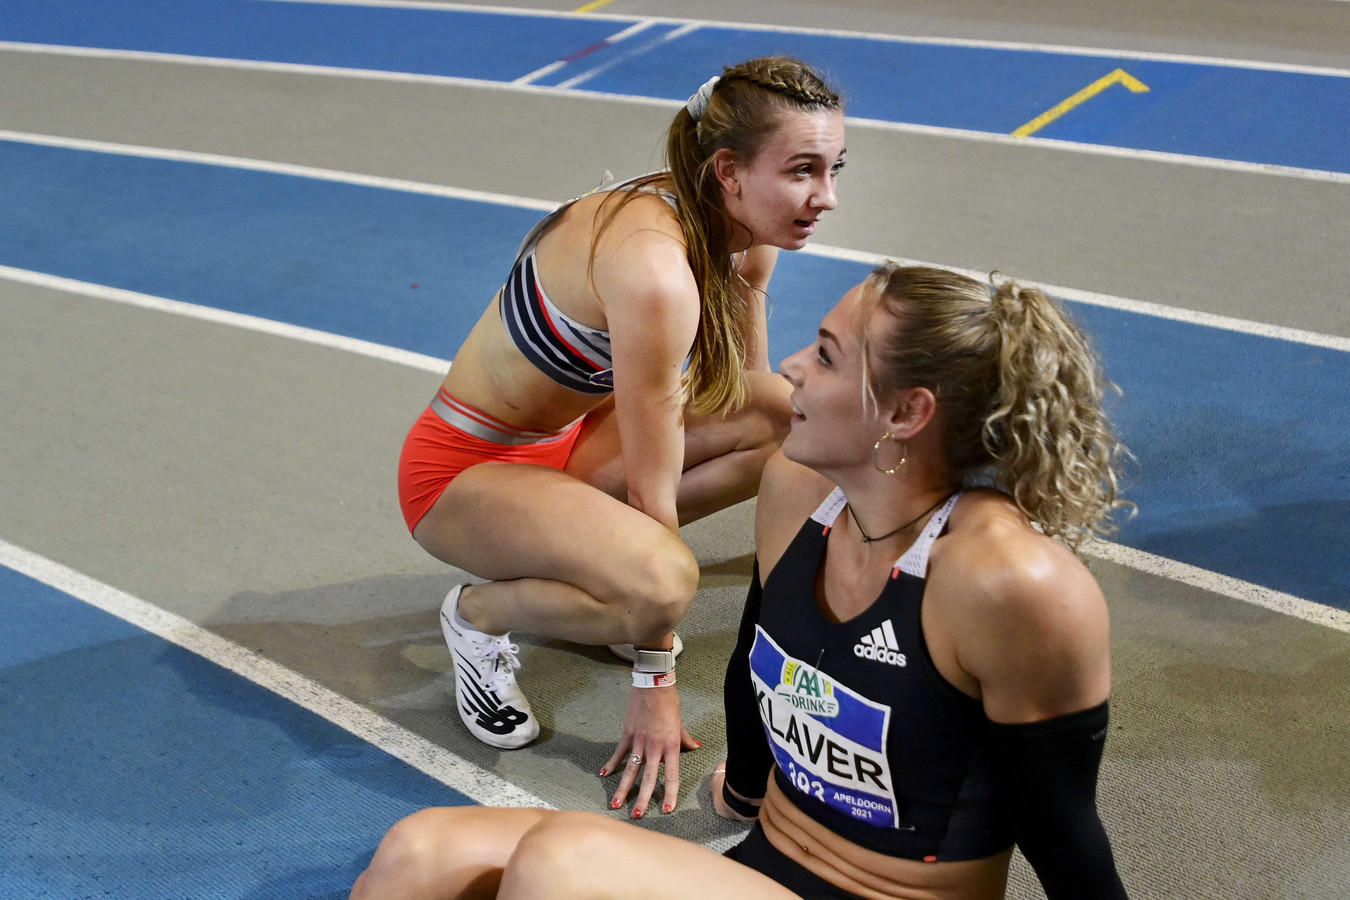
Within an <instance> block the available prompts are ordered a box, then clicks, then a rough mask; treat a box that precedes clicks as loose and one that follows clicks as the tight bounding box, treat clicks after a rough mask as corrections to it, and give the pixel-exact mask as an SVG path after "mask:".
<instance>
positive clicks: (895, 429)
mask: <svg viewBox="0 0 1350 900" xmlns="http://www.w3.org/2000/svg"><path fill="white" fill-rule="evenodd" d="M893 409H894V412H893V413H892V414H891V419H890V422H889V425H888V429H887V430H889V431H890V433H891V434H892V435H894V436H895V437H897V438H899V439H900V440H906V441H907V440H911V439H912V438H915V437H917V436H918V435H919V434H920V433H921V432H922V431H923V430H924V429H925V428H927V427H928V426H929V425H930V424H932V421H933V417H934V416H935V415H937V398H936V397H934V396H933V392H932V391H930V390H929V389H928V388H926V387H918V388H910V389H909V390H907V391H902V392H901V393H900V395H899V396H898V397H897V398H896V399H895V405H894V406H893Z"/></svg>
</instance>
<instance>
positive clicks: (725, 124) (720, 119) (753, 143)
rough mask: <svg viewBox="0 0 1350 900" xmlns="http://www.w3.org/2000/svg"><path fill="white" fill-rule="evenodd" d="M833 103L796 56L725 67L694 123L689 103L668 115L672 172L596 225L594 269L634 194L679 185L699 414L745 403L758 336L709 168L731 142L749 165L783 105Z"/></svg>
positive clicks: (688, 381) (644, 183) (651, 179)
mask: <svg viewBox="0 0 1350 900" xmlns="http://www.w3.org/2000/svg"><path fill="white" fill-rule="evenodd" d="M830 109H838V110H842V109H843V101H842V100H841V99H840V98H839V95H838V94H836V93H835V92H834V91H833V90H831V89H830V87H829V86H828V85H827V84H826V83H825V81H824V79H822V78H821V76H820V75H818V74H817V73H816V72H815V71H813V70H812V69H811V67H810V66H808V65H806V63H804V62H801V61H800V60H797V59H793V58H791V57H787V56H766V57H760V58H757V59H751V60H748V61H746V62H743V63H741V64H740V65H736V66H727V67H725V68H724V69H723V70H722V74H721V76H720V78H719V79H718V81H717V84H716V86H715V87H714V88H713V90H712V94H711V95H710V96H709V97H708V102H707V105H706V107H705V108H704V109H703V112H702V114H701V115H700V116H699V118H698V120H697V121H695V120H694V117H693V116H692V115H690V113H689V110H688V108H687V107H685V108H681V109H680V111H679V112H678V113H676V114H675V118H674V120H672V121H671V123H670V127H669V129H668V130H667V132H666V165H667V167H668V171H665V172H660V173H657V174H655V175H650V176H647V177H646V178H643V179H639V180H637V181H635V182H634V183H633V185H632V187H631V188H630V189H628V190H626V191H624V192H623V196H622V197H620V198H619V200H618V201H617V202H616V203H614V204H612V205H610V206H609V208H608V211H607V213H606V215H605V218H604V219H603V221H602V222H601V224H600V227H599V228H598V229H596V237H595V242H593V243H592V245H591V263H590V264H591V267H592V268H593V267H594V264H595V246H596V243H598V241H599V239H600V235H601V234H602V233H603V232H604V230H605V229H606V228H607V227H609V224H610V223H611V222H612V221H613V220H614V216H615V215H617V214H618V212H619V210H621V209H622V208H623V207H624V206H625V205H626V204H627V203H628V202H629V201H630V200H632V198H633V197H634V196H635V195H636V193H637V191H640V190H642V189H644V188H648V189H649V188H650V186H653V185H655V186H661V187H665V188H667V189H669V190H671V191H673V192H674V194H675V197H676V200H677V201H678V202H677V204H676V213H675V214H676V216H677V217H678V219H679V221H680V227H681V229H682V230H683V232H684V240H685V246H686V253H687V256H688V259H689V268H690V270H691V271H692V272H693V273H694V280H695V282H696V283H697V284H698V293H699V301H700V315H699V322H698V332H697V335H696V336H695V338H694V345H693V347H692V349H691V350H690V353H689V366H688V368H687V369H686V370H685V373H684V381H683V394H684V396H683V398H682V399H683V400H684V401H685V402H687V403H689V405H690V408H691V409H692V410H693V411H694V412H697V413H714V414H716V413H723V412H726V411H728V410H734V409H737V408H739V407H740V406H743V405H744V404H745V402H746V400H747V399H748V398H749V389H748V388H747V386H746V383H745V375H744V371H745V367H746V365H747V361H748V360H749V358H750V355H751V352H752V346H753V340H754V307H753V305H752V303H751V300H752V299H753V298H752V297H751V290H750V285H749V284H748V283H747V282H746V281H745V279H743V278H741V277H740V276H739V275H738V274H737V272H736V269H735V267H734V266H733V265H732V261H731V238H732V236H733V233H734V232H733V223H732V222H731V220H730V219H729V218H728V217H727V213H726V206H725V204H724V202H723V198H722V190H721V186H720V185H719V184H718V181H717V177H716V175H715V174H714V172H713V155H714V154H716V153H717V151H718V150H721V149H724V148H725V149H728V150H730V151H732V152H733V153H735V154H736V156H737V158H738V159H740V160H741V161H742V162H747V163H748V162H751V161H753V160H754V158H755V156H756V155H757V154H758V153H759V151H760V150H761V149H762V148H763V146H764V144H765V142H766V141H768V139H769V138H770V137H772V136H773V134H774V132H776V131H777V130H778V128H779V127H780V126H781V125H782V114H783V113H784V112H788V111H794V110H795V111H802V112H817V111H821V110H830Z"/></svg>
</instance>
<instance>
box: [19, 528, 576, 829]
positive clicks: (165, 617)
mask: <svg viewBox="0 0 1350 900" xmlns="http://www.w3.org/2000/svg"><path fill="white" fill-rule="evenodd" d="M0 565H3V566H5V567H6V568H9V569H13V570H14V571H16V572H19V573H21V574H23V575H26V576H28V577H29V578H32V579H33V580H34V581H39V582H41V583H43V584H45V585H48V586H50V587H53V588H55V589H56V590H58V591H61V592H63V593H66V594H69V595H70V596H72V597H74V598H76V599H77V600H81V601H83V602H85V603H88V604H89V605H90V606H94V607H97V608H98V609H101V610H103V611H104V612H106V613H110V614H112V615H114V616H116V617H118V618H119V619H124V620H126V621H127V622H130V623H131V624H133V625H135V626H136V627H138V628H142V629H144V630H145V631H148V632H150V633H151V634H153V635H156V636H157V637H160V638H163V639H164V640H166V641H168V642H170V643H172V644H176V645H177V646H179V647H182V648H183V649H184V650H187V651H189V652H192V653H195V654H197V655H198V656H201V657H204V658H205V659H208V660H210V661H211V662H213V663H215V664H217V665H219V666H221V667H223V668H225V669H228V670H229V671H231V672H233V673H235V674H236V675H240V676H242V677H244V678H247V679H248V680H249V681H251V682H253V683H254V684H256V685H259V686H260V687H263V688H266V689H267V690H269V691H272V692H273V693H275V694H278V695H280V696H282V697H284V698H286V699H287V700H290V701H291V702H292V703H295V704H296V705H298V706H300V707H302V708H304V709H306V710H308V711H309V712H311V713H314V714H315V715H317V716H320V717H322V718H324V719H326V720H328V721H329V722H332V723H333V724H334V725H337V726H338V727H340V728H344V729H346V730H347V731H349V732H351V733H352V734H354V735H356V736H357V737H359V738H361V739H362V740H364V741H366V742H367V743H370V744H372V745H374V746H376V747H379V748H380V749H381V750H383V751H385V752H386V753H388V754H390V755H391V756H393V757H395V758H396V759H399V760H402V761H403V762H405V763H407V764H408V765H410V766H412V767H413V768H414V769H417V770H418V771H419V772H422V773H424V774H425V775H427V776H429V777H431V778H434V779H436V780H437V781H439V782H440V783H441V784H444V785H446V786H448V787H451V788H453V789H455V790H456V791H459V792H460V793H461V794H464V795H465V796H467V797H469V798H471V799H472V800H474V801H475V802H477V803H481V804H483V805H485V806H536V807H544V808H548V809H551V808H552V807H551V806H550V805H549V804H548V803H545V802H544V801H543V800H542V799H540V798H539V797H536V796H535V795H533V794H531V793H529V792H528V791H525V790H522V789H521V788H519V787H517V786H516V785H514V784H512V783H511V782H509V781H506V780H505V779H503V778H501V777H500V776H499V775H497V774H496V773H495V772H491V771H489V770H487V769H484V768H482V767H480V766H477V765H474V764H473V763H471V762H468V761H467V760H464V759H460V758H459V757H458V756H456V755H455V754H454V753H451V752H450V751H449V750H447V749H445V748H444V747H440V746H437V745H436V744H433V743H432V742H430V741H428V740H426V739H425V738H423V737H421V736H420V735H417V734H415V733H413V732H411V731H409V730H408V729H406V728H404V727H403V726H401V725H398V724H396V723H394V722H391V721H389V720H388V719H386V718H384V717H383V716H381V715H379V714H378V713H375V712H372V711H371V710H369V709H367V708H366V707H364V706H362V705H361V704H359V703H356V702H354V701H352V700H349V699H347V698H346V697H343V696H342V695H341V694H338V693H336V692H334V691H331V690H329V689H328V688H326V687H324V686H322V685H320V684H317V683H315V682H313V681H311V680H310V679H308V678H305V677H304V676H302V675H300V674H298V673H296V672H294V671H292V670H291V669H288V668H286V667H285V666H282V665H279V664H278V663H275V662H272V661H271V660H269V659H265V658H263V657H261V656H259V655H258V654H256V653H254V652H253V651H251V650H249V649H247V648H245V647H242V646H240V645H239V644H236V643H234V642H233V641H229V640H226V639H225V638H222V637H220V636H219V635H216V634H212V633H211V632H210V631H207V630H206V629H204V628H201V627H200V626H198V625H196V624H194V623H192V622H190V621H188V620H187V619H184V618H183V617H182V616H179V615H176V614H174V613H171V612H168V611H167V610H164V609H160V608H159V607H157V606H154V605H153V604H150V603H147V602H146V601H144V600H141V599H140V598H138V597H134V596H132V595H131V594H128V593H126V592H125V591H122V590H118V589H117V588H115V587H112V586H111V585H108V584H104V583H103V582H101V581H96V580H95V579H93V578H90V577H89V576H87V575H84V574H82V573H80V572H77V571H75V570H74V569H71V568H69V567H68V566H64V565H62V564H60V563H58V562H55V561H53V560H50V559H47V558H46V557H44V556H39V555H38V554H36V553H33V552H31V551H29V550H25V549H23V548H22V547H17V546H15V545H14V544H11V543H9V542H8V541H5V540H3V539H0Z"/></svg>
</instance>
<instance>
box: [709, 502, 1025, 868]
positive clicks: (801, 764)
mask: <svg viewBox="0 0 1350 900" xmlns="http://www.w3.org/2000/svg"><path fill="white" fill-rule="evenodd" d="M957 497H959V495H953V496H952V497H951V498H949V499H948V501H947V502H946V504H944V505H943V506H942V507H941V508H940V509H939V510H938V512H937V513H935V514H934V515H933V517H932V518H931V519H930V520H929V522H928V524H927V526H925V528H924V530H923V532H922V533H921V534H920V536H919V538H918V539H917V540H916V541H915V543H914V545H913V546H912V547H911V548H910V549H909V550H908V551H907V552H906V553H905V555H904V556H903V557H901V558H900V559H899V560H898V561H897V562H896V565H895V567H894V568H893V569H892V577H891V579H890V580H889V581H887V583H886V587H885V588H884V589H883V590H882V592H881V594H880V596H879V597H878V598H877V600H876V601H875V602H874V603H873V604H872V605H871V606H870V607H869V608H868V609H867V610H866V611H865V612H863V613H862V614H860V615H859V616H857V617H855V618H853V619H851V620H849V621H847V622H841V623H836V622H832V621H830V619H828V618H827V617H826V616H825V614H824V613H823V612H822V611H821V609H820V607H819V606H818V605H817V603H816V599H815V583H816V575H817V573H818V572H819V570H820V567H821V565H822V564H823V562H824V557H825V548H826V538H827V535H828V534H829V530H830V527H831V526H832V525H833V523H834V521H835V519H837V518H838V516H839V514H840V512H841V511H842V510H843V506H844V502H845V500H844V496H843V492H842V491H839V490H836V491H835V492H834V493H832V494H831V495H830V496H829V497H828V498H826V500H825V502H824V503H822V504H821V506H820V508H819V509H818V510H817V511H816V513H815V514H814V515H813V516H812V517H811V519H810V520H808V521H807V522H806V524H805V525H804V526H803V527H802V529H801V531H799V532H798V534H797V536H796V537H795V538H794V539H793V541H792V544H791V545H790V546H789V547H788V549H787V551H786V552H785V553H784V554H783V557H782V558H781V559H780V560H779V561H778V563H777V565H775V566H774V569H773V571H772V572H771V573H770V575H769V578H768V581H767V582H766V583H765V584H764V588H763V593H762V597H757V596H754V595H755V594H756V593H757V592H756V591H753V590H752V592H751V593H752V596H751V598H750V601H749V602H748V603H747V609H746V615H747V617H750V616H753V617H754V619H753V627H750V626H751V625H752V622H750V621H745V622H742V628H741V637H740V642H739V644H738V647H737V653H738V654H742V655H744V656H745V657H746V658H745V659H744V660H743V661H740V664H739V665H738V660H736V659H735V658H733V660H732V665H731V666H730V667H729V669H728V683H727V689H728V692H729V695H728V713H727V718H728V744H729V747H728V750H729V754H728V755H729V761H728V773H729V774H730V773H732V771H733V769H734V768H736V767H738V766H740V765H742V764H741V763H740V762H739V761H738V759H747V758H749V759H754V758H756V757H758V758H759V759H760V760H761V762H760V764H761V765H765V764H768V763H770V757H771V763H772V764H773V765H774V774H773V777H775V778H776V779H778V784H779V787H780V788H781V789H782V790H783V793H784V794H785V795H786V796H787V797H788V798H789V799H790V800H791V801H792V802H793V803H794V804H795V805H796V806H798V807H799V808H800V809H801V810H802V811H803V812H805V813H807V814H808V815H810V816H811V817H813V818H815V819H816V820H817V821H819V822H821V824H823V825H825V826H826V827H828V828H829V829H830V830H831V831H834V832H835V833H837V834H840V835H842V836H843V837H845V838H847V839H849V840H851V841H853V842H854V843H856V844H859V845H861V846H863V847H867V848H869V849H871V850H875V851H877V852H880V853H885V854H888V855H891V856H899V857H904V858H908V859H919V860H929V861H937V860H959V859H978V858H982V857H985V856H989V855H991V854H994V853H997V852H1000V851H1002V850H1004V849H1006V848H1007V847H1009V846H1010V845H1011V844H1012V842H1013V840H1012V833H1011V830H1010V829H1009V828H1008V826H1007V825H1006V824H1005V823H1004V822H1003V821H1002V819H1001V817H1000V815H999V813H998V811H997V807H996V803H995V797H994V788H993V776H992V773H991V770H990V763H989V749H988V745H987V740H988V739H987V732H986V719H985V716H984V711H983V708H982V707H981V705H980V703H979V702H978V701H977V700H974V699H972V698H970V697H968V696H966V695H965V694H962V693H961V692H960V691H958V690H957V689H956V688H955V687H953V686H952V685H951V684H950V683H949V682H948V681H947V680H946V679H945V678H943V677H942V675H941V674H940V673H939V672H938V671H937V669H936V668H935V667H934V666H933V662H932V659H931V657H930V656H929V655H928V648H927V645H926V644H925V642H924V638H923V630H922V625H921V621H920V617H919V616H920V610H921V608H922V604H923V593H924V583H925V581H924V580H925V576H926V573H927V568H928V553H929V550H930V549H931V547H932V545H933V542H934V541H935V540H936V539H937V537H938V535H939V534H941V532H942V531H943V529H945V527H946V522H947V517H948V516H949V515H950V513H951V510H952V507H953V506H955V504H956V500H957ZM756 583H758V578H757V579H756ZM757 601H758V602H757ZM747 645H748V649H747ZM746 669H748V672H747V671H746ZM737 671H740V672H744V673H745V674H747V675H748V677H749V681H750V684H751V690H750V691H745V690H744V689H743V688H739V689H738V686H737V685H734V684H733V683H732V682H733V673H734V672H737ZM737 677H743V676H737ZM732 692H734V694H735V695H738V696H743V697H744V698H745V700H744V701H743V702H742V703H741V705H740V708H739V709H736V710H733V708H732V703H733V700H732ZM748 704H754V707H755V708H746V706H747V705H748ZM733 716H734V717H735V718H736V719H738V720H739V721H740V723H742V725H743V727H740V728H737V727H733V723H732V719H733ZM751 717H755V718H758V719H759V721H760V724H761V725H762V729H760V732H761V737H762V739H763V740H764V741H766V742H767V744H768V754H761V753H755V752H752V753H750V754H749V755H748V756H747V755H746V754H745V753H744V752H743V751H742V750H740V749H738V748H736V747H734V746H731V745H732V744H733V743H734V742H735V741H736V740H737V735H738V734H739V735H742V736H745V735H750V736H751V737H752V738H753V729H749V728H748V727H747V726H745V724H744V723H746V722H747V720H750V718H751ZM741 739H742V740H744V739H746V738H744V737H742V738H741ZM761 771H763V769H761ZM737 781H738V783H740V784H746V782H744V781H741V780H740V779H737ZM760 784H763V782H762V781H761V782H760ZM733 787H734V785H733ZM748 796H754V794H753V793H752V794H750V795H748Z"/></svg>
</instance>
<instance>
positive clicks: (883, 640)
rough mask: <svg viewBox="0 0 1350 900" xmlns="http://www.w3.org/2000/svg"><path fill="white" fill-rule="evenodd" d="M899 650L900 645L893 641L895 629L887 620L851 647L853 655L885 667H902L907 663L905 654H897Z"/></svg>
mask: <svg viewBox="0 0 1350 900" xmlns="http://www.w3.org/2000/svg"><path fill="white" fill-rule="evenodd" d="M899 649H900V643H899V642H898V641H896V639H895V628H894V627H893V626H892V625H891V620H890V619H887V620H886V621H884V622H882V623H881V624H880V625H878V626H877V627H876V628H873V629H872V633H871V634H865V635H863V636H862V638H861V639H860V640H859V641H858V643H856V644H854V645H853V655H854V656H860V657H862V658H863V659H871V660H875V661H876V662H882V663H886V664H887V665H892V666H904V665H906V664H907V662H908V661H907V660H906V659H905V654H903V653H900V652H898V651H899Z"/></svg>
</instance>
